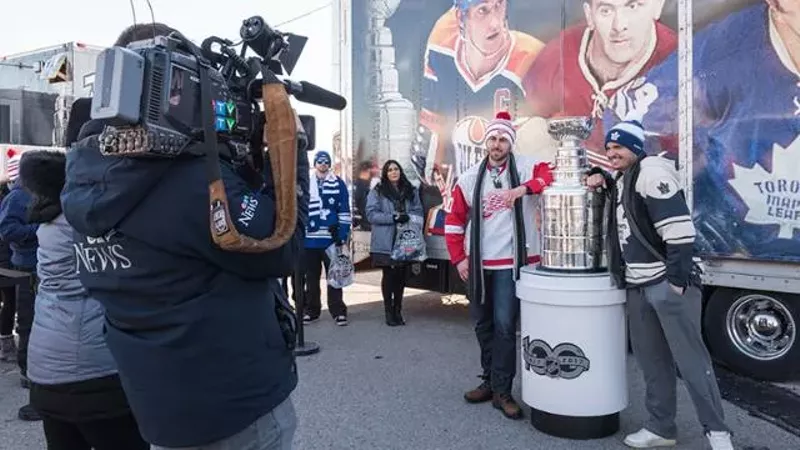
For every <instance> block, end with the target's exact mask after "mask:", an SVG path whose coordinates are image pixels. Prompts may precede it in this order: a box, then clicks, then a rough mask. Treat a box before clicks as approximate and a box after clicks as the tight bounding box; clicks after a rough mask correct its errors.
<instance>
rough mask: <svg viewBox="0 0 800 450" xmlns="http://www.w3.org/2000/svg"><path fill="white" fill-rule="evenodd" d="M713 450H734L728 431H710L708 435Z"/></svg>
mask: <svg viewBox="0 0 800 450" xmlns="http://www.w3.org/2000/svg"><path fill="white" fill-rule="evenodd" d="M706 437H707V438H708V443H709V444H711V450H733V443H732V442H731V434H730V433H728V432H727V431H709V432H708V433H706Z"/></svg>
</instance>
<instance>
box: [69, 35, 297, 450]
mask: <svg viewBox="0 0 800 450" xmlns="http://www.w3.org/2000/svg"><path fill="white" fill-rule="evenodd" d="M170 32H171V29H170V28H169V27H168V26H166V25H163V24H149V23H148V24H147V25H135V26H133V27H131V28H129V29H128V30H126V31H125V32H123V33H122V35H121V36H120V37H119V39H118V41H117V43H116V44H115V45H123V46H124V45H126V44H128V43H129V42H133V41H137V40H141V39H147V38H152V37H153V34H154V33H157V34H158V35H166V34H168V33H170ZM279 82H280V81H279V80H278V79H277V78H275V77H274V76H273V77H272V78H269V79H268V80H267V81H266V83H279ZM103 127H104V123H103V122H102V121H94V120H93V121H89V122H87V123H86V124H85V125H83V127H82V129H81V134H80V136H79V137H78V139H79V140H78V142H77V143H76V144H74V145H73V146H72V148H70V150H69V151H68V153H67V168H66V184H65V187H64V190H63V192H62V195H61V199H62V204H63V209H64V214H65V216H66V218H67V220H68V221H69V223H70V224H71V225H72V226H73V228H74V229H75V230H76V232H77V236H76V246H75V247H76V251H77V259H78V264H77V271H78V274H79V276H80V280H81V283H82V284H83V285H84V286H85V287H86V289H87V290H88V292H89V294H90V295H91V296H92V297H94V298H95V299H97V300H98V301H99V302H100V303H101V304H102V305H103V307H104V308H105V311H106V335H105V336H106V342H107V345H108V348H109V349H110V350H111V353H112V355H113V357H114V359H115V361H116V362H117V365H118V368H119V375H120V379H121V381H122V385H123V388H124V390H125V393H126V394H127V396H128V400H129V403H130V406H131V409H132V411H133V413H134V416H135V417H136V419H137V421H138V423H139V427H140V429H141V432H142V436H143V437H144V438H145V440H147V441H148V442H149V443H151V444H153V445H154V448H156V449H176V448H182V449H183V448H192V449H222V448H231V449H232V448H242V449H244V448H247V449H254V450H255V449H257V450H278V449H280V450H285V449H290V448H291V445H292V444H291V443H292V439H293V435H294V431H295V428H296V414H295V410H294V406H293V404H292V401H291V397H290V394H291V393H292V392H293V391H294V389H295V387H296V385H297V368H296V364H295V359H294V352H293V348H294V345H295V342H296V341H295V336H294V331H293V327H294V325H295V323H294V318H293V312H292V311H291V306H290V305H289V303H288V301H287V298H286V295H285V293H284V292H283V289H282V288H281V286H280V281H279V279H280V278H281V277H285V276H288V275H289V273H288V272H289V271H290V270H291V267H292V266H293V264H294V260H295V258H296V257H297V253H298V251H299V250H300V247H301V245H302V236H303V231H304V230H303V224H304V223H305V220H306V219H305V215H306V214H307V202H308V200H307V197H306V195H307V193H306V192H302V196H301V198H300V199H299V201H298V216H299V217H298V226H297V228H296V231H295V233H294V235H293V237H292V238H291V239H290V240H289V241H288V242H287V243H286V244H285V245H284V246H283V247H280V248H278V249H276V250H274V251H270V252H266V253H244V252H234V251H225V250H222V249H221V248H219V247H218V246H217V245H215V243H214V241H213V240H212V236H211V233H210V225H209V191H208V189H209V187H208V175H207V161H206V160H205V158H204V157H196V156H190V155H185V156H180V157H177V158H175V159H161V158H146V159H142V158H126V157H113V156H104V155H102V154H101V153H100V150H99V149H98V135H99V133H100V132H101V131H102V129H103ZM191 145H198V146H201V145H205V144H203V143H194V144H191ZM219 145H220V146H222V145H224V144H219ZM250 145H251V148H253V147H256V148H257V147H260V146H261V133H255V137H254V139H253V142H251V143H250ZM301 155H302V153H301ZM298 160H299V162H298V180H297V182H298V183H299V185H300V186H305V185H307V183H308V180H307V178H306V176H307V174H308V163H307V160H306V158H303V157H301V158H298ZM219 164H220V169H221V175H222V181H223V182H224V185H225V190H226V192H227V196H228V200H229V205H230V213H231V222H232V223H233V224H234V226H235V227H236V229H237V230H238V231H239V232H240V233H242V234H244V235H247V236H250V237H252V238H254V239H264V238H265V237H267V236H269V235H271V234H272V233H273V231H274V225H275V221H276V204H275V199H274V196H273V195H272V194H271V191H269V190H266V191H265V190H264V186H269V185H270V184H271V183H272V182H271V178H267V179H266V180H265V179H263V178H262V179H261V182H260V183H254V182H251V183H248V182H247V181H245V178H248V179H251V178H253V177H252V175H253V174H254V172H253V171H252V170H250V171H247V172H246V173H248V174H249V176H248V177H245V176H244V174H245V170H244V168H243V167H239V166H235V165H234V164H233V163H232V162H230V161H228V160H226V159H224V158H221V159H220V162H219ZM263 173H266V174H269V173H270V172H269V169H265V170H264V171H263Z"/></svg>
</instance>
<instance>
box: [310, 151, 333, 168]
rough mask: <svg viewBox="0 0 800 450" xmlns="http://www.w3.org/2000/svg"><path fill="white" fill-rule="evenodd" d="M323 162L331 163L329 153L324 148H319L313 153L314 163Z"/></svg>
mask: <svg viewBox="0 0 800 450" xmlns="http://www.w3.org/2000/svg"><path fill="white" fill-rule="evenodd" d="M319 163H325V164H327V165H329V166H330V165H331V154H330V153H328V152H326V151H325V150H320V151H318V152H317V154H316V155H314V164H319Z"/></svg>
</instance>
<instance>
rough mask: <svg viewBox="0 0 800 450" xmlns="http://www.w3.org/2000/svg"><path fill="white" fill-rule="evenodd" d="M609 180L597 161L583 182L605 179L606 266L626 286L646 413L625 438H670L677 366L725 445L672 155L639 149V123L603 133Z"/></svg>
mask: <svg viewBox="0 0 800 450" xmlns="http://www.w3.org/2000/svg"><path fill="white" fill-rule="evenodd" d="M605 142H606V144H605V145H606V155H607V156H608V158H609V161H610V162H611V165H612V166H613V167H614V169H615V170H616V171H617V177H616V179H613V178H612V177H611V176H610V175H609V174H607V173H604V172H603V170H602V169H600V168H596V169H593V170H592V171H590V173H592V175H591V176H590V177H589V179H588V180H587V185H588V186H590V187H599V186H606V187H607V188H609V189H608V191H607V192H608V193H609V195H608V201H610V202H614V203H613V204H614V205H615V206H616V208H615V209H614V210H613V212H612V213H610V214H609V217H608V229H609V230H610V231H611V230H614V229H616V230H617V233H613V231H612V232H611V233H609V237H608V242H607V250H608V259H609V269H610V271H611V273H612V276H613V277H614V279H615V281H616V282H617V285H618V286H619V287H620V288H626V289H627V305H628V317H629V321H630V324H629V326H630V337H631V344H632V346H633V352H634V355H635V356H636V359H637V360H638V361H639V366H640V367H641V369H642V372H643V373H644V379H645V383H646V385H647V402H646V403H647V410H648V412H649V413H650V420H649V421H648V422H647V423H646V424H645V425H644V427H643V428H642V429H640V430H639V431H637V432H636V433H632V434H630V435H628V436H626V437H625V444H626V445H628V446H629V447H634V448H652V447H667V446H672V445H675V444H676V436H677V433H678V430H677V426H676V424H675V414H676V391H675V385H676V370H675V368H676V366H677V368H678V369H679V370H680V372H681V376H682V378H683V381H684V382H685V383H686V385H687V387H688V388H689V394H690V395H691V397H692V402H693V403H694V406H695V410H696V411H697V415H698V417H699V419H700V423H701V425H702V426H703V428H704V430H705V432H706V436H707V437H708V440H709V442H710V444H711V448H712V449H715V450H729V449H730V450H732V449H733V447H732V446H731V441H730V431H729V429H728V427H727V425H726V424H725V418H724V414H723V411H722V400H721V397H720V392H719V387H718V386H717V379H716V376H715V375H714V368H713V366H712V365H711V357H710V356H709V354H708V350H707V349H706V346H705V344H704V342H703V338H702V337H701V334H700V316H701V311H700V308H701V306H702V301H701V295H702V294H701V292H700V288H699V287H698V284H699V283H698V281H697V280H695V279H694V275H693V274H692V267H693V262H692V256H693V244H694V237H695V229H694V224H693V223H692V218H691V216H690V215H689V208H688V207H687V205H686V199H685V197H684V194H683V189H682V188H681V186H680V183H679V181H678V173H677V170H675V164H674V162H672V161H670V160H668V159H666V158H662V157H659V156H647V154H646V153H645V151H644V129H643V128H642V125H641V123H640V122H638V121H636V120H627V121H623V122H620V123H619V124H617V125H615V126H614V127H613V128H612V129H611V130H609V132H608V134H607V135H606V141H605Z"/></svg>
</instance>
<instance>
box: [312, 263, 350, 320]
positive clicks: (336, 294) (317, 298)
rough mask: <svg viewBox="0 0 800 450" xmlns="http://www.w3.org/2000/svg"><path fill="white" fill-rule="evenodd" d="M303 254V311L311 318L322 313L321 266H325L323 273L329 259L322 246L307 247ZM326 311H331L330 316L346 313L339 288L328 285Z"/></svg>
mask: <svg viewBox="0 0 800 450" xmlns="http://www.w3.org/2000/svg"><path fill="white" fill-rule="evenodd" d="M303 256H304V260H305V261H304V262H305V273H304V278H305V279H304V282H305V283H304V285H305V287H306V296H305V301H306V304H305V312H306V314H308V315H309V316H311V317H312V318H317V317H319V315H320V314H321V313H322V300H321V296H322V293H321V291H320V288H319V283H320V278H322V267H323V266H324V267H325V273H327V272H328V266H329V265H330V262H331V261H330V259H329V258H328V255H326V254H325V249H322V248H321V249H316V248H307V249H305V252H304V253H303ZM326 284H327V283H326ZM328 312H330V313H331V317H337V316H346V315H347V306H345V304H344V300H342V290H341V289H334V288H332V287H330V286H328Z"/></svg>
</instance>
